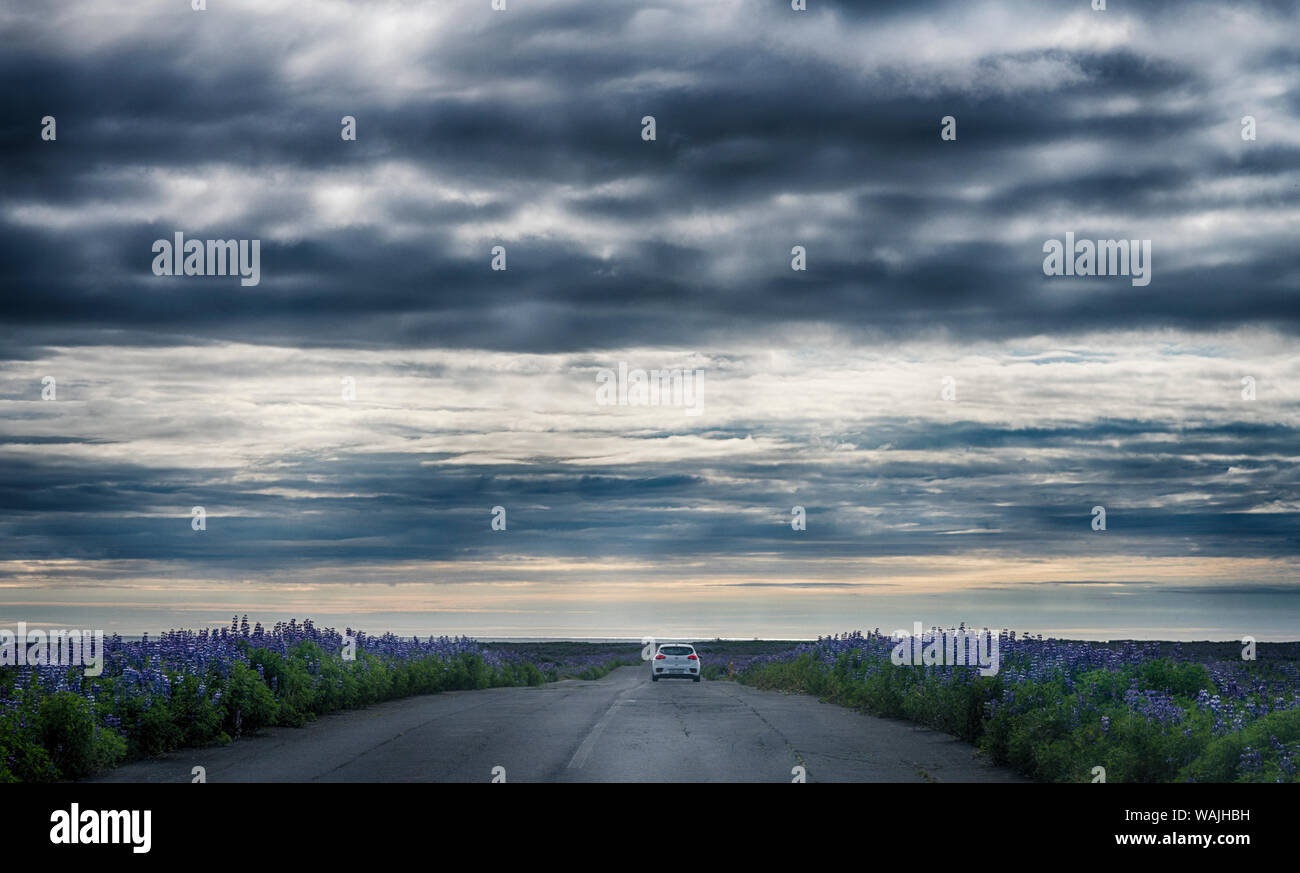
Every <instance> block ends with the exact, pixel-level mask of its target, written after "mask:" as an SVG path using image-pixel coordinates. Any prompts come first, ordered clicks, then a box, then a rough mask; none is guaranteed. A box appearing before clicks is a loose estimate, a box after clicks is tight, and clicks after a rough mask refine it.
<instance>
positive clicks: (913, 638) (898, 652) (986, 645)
mask: <svg viewBox="0 0 1300 873" xmlns="http://www.w3.org/2000/svg"><path fill="white" fill-rule="evenodd" d="M893 638H894V639H896V640H899V641H900V642H899V643H898V645H896V646H894V651H893V652H891V653H890V655H889V660H890V661H892V662H893V664H894V666H896V667H905V666H911V667H919V666H922V665H925V666H940V667H978V668H979V673H980V675H981V676H996V675H997V672H998V665H999V663H1000V660H999V657H998V638H997V636H996V635H995V634H993V633H992V632H990V631H988V630H984V631H976V630H967V629H966V628H957V629H952V628H950V629H948V630H946V631H945V630H936V631H930V632H923V631H922V630H921V623H920V622H919V621H917V622H913V623H912V633H910V634H909V633H908V632H907V631H905V630H896V631H894V636H893Z"/></svg>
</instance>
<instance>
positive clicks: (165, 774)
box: [94, 667, 1025, 782]
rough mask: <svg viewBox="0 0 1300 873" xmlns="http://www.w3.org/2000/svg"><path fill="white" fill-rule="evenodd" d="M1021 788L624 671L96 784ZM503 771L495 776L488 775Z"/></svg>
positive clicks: (376, 714) (293, 736)
mask: <svg viewBox="0 0 1300 873" xmlns="http://www.w3.org/2000/svg"><path fill="white" fill-rule="evenodd" d="M195 766H202V767H204V768H205V770H206V777H207V781H208V782H278V781H290V782H490V781H492V779H493V770H494V768H498V767H503V768H505V770H504V776H505V781H506V782H790V781H793V780H794V779H795V778H796V777H795V768H796V767H802V768H804V770H803V772H804V776H805V778H806V780H807V781H808V782H924V781H929V782H1020V781H1025V780H1024V779H1022V778H1021V777H1019V776H1017V775H1016V774H1014V773H1012V772H1011V771H1009V770H1006V769H1003V768H999V767H993V766H990V765H988V764H985V763H983V762H981V761H979V760H978V759H976V758H975V757H974V750H973V749H972V748H971V747H970V746H969V745H967V744H966V743H963V742H962V741H960V740H957V739H955V738H953V737H950V736H947V735H945V734H941V733H937V732H935V731H932V730H929V729H926V728H922V727H917V726H915V725H912V724H909V723H907V722H901V721H894V720H891V719H880V718H873V717H871V716H867V715H862V714H859V713H856V712H853V711H851V710H848V709H844V708H843V707H840V706H836V705H833V704H825V703H821V702H819V701H818V700H817V699H816V698H814V697H809V696H807V695H799V694H780V693H777V692H772V691H757V690H755V689H752V688H747V687H745V686H743V685H738V684H736V683H735V682H725V681H718V682H709V681H704V682H699V683H695V682H689V681H680V680H663V681H660V682H656V683H652V682H651V681H650V676H649V673H648V671H647V669H646V668H645V667H622V668H619V669H618V670H615V671H613V672H612V673H610V674H609V675H608V676H606V677H605V678H604V679H600V680H598V681H595V682H584V681H579V680H568V681H564V682H555V683H552V684H549V685H544V686H541V687H537V688H493V689H487V690H483V691H456V692H448V693H445V694H434V695H427V696H422V697H412V698H408V699H405V700H396V701H391V702H389V703H383V704H380V705H378V706H373V707H370V708H368V709H363V710H357V711H352V712H343V713H336V714H332V715H328V716H325V717H323V718H321V719H320V720H318V721H317V722H315V723H313V724H311V725H309V726H307V727H305V728H274V729H271V730H269V731H267V732H266V733H265V735H263V736H257V737H248V738H244V739H241V740H239V741H237V742H235V743H232V744H230V745H228V746H217V747H213V748H208V749H188V750H185V751H182V752H175V753H171V754H168V755H165V756H163V757H161V758H157V759H154V760H149V761H141V762H137V763H134V764H128V765H126V766H124V767H120V768H118V769H117V770H114V771H113V772H112V773H110V774H107V775H106V776H103V777H100V778H99V779H97V780H94V781H111V782H189V781H191V780H192V778H193V777H192V776H191V770H192V768H193V767H195ZM497 772H498V773H500V771H497Z"/></svg>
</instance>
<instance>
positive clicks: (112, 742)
mask: <svg viewBox="0 0 1300 873" xmlns="http://www.w3.org/2000/svg"><path fill="white" fill-rule="evenodd" d="M344 634H347V635H348V636H349V637H350V638H351V639H353V640H355V658H354V659H353V660H346V659H345V658H344V656H343V653H344ZM998 640H999V644H998V650H999V662H1000V663H999V671H998V673H997V674H995V675H992V676H980V675H979V674H978V673H977V672H976V670H975V669H974V668H971V667H947V666H901V667H900V666H895V665H894V664H893V663H891V661H890V653H891V652H892V650H893V648H894V646H895V644H896V643H895V641H894V640H893V639H892V638H891V637H890V636H888V635H886V634H881V633H880V631H879V630H876V631H872V632H869V633H862V632H857V631H855V632H852V633H846V634H840V635H835V636H828V637H823V638H819V639H818V640H817V641H815V642H809V643H790V642H785V643H782V642H777V641H759V640H755V641H752V642H741V641H722V640H715V641H712V642H700V643H697V644H696V645H697V648H698V650H699V651H700V653H701V656H702V657H703V658H704V660H705V672H704V675H705V677H706V678H709V679H734V680H736V681H740V682H743V683H746V684H750V685H753V686H755V687H758V688H764V689H771V690H782V691H796V692H805V693H811V694H816V695H819V696H820V697H822V698H823V699H825V700H827V701H829V702H833V703H838V704H842V705H845V706H850V707H854V708H858V709H861V710H863V711H866V712H870V713H872V714H875V715H880V716H886V717H894V718H904V719H908V720H911V721H914V722H918V723H921V724H924V725H927V726H930V727H933V728H936V729H938V730H942V731H945V732H947V733H950V734H953V735H955V736H958V737H961V738H963V739H965V740H967V741H969V742H971V743H972V744H974V745H976V746H977V747H978V748H979V749H980V751H981V752H982V753H983V754H984V755H986V756H987V757H988V758H989V759H990V760H992V761H994V762H996V763H1000V764H1007V765H1009V766H1012V767H1014V768H1016V769H1018V770H1020V771H1021V772H1023V773H1025V774H1026V775H1028V776H1031V777H1033V778H1034V779H1036V780H1039V781H1060V782H1090V781H1094V780H1095V779H1096V778H1097V775H1096V772H1095V768H1097V767H1102V768H1104V769H1105V778H1106V781H1108V782H1175V781H1178V782H1297V781H1300V775H1298V774H1297V766H1296V765H1297V763H1300V643H1272V644H1270V643H1261V644H1259V646H1258V649H1257V657H1256V659H1255V660H1243V659H1242V657H1241V647H1240V646H1238V645H1236V644H1231V643H1187V644H1178V643H1154V642H1152V643H1137V642H1125V643H1114V644H1109V643H1093V642H1078V641H1068V640H1053V639H1043V638H1042V637H1041V636H1040V637H1032V636H1024V635H1017V634H1016V633H1015V632H1008V631H1002V632H1001V633H1000V634H999V635H998ZM104 643H105V660H104V671H103V675H101V676H99V677H95V678H91V677H87V676H85V675H84V672H83V670H82V669H81V668H69V667H55V666H23V667H0V781H7V782H14V781H51V780H58V779H76V778H80V777H83V776H86V775H90V774H93V773H95V772H99V771H102V770H105V769H108V768H111V767H113V766H115V765H117V764H119V763H122V762H123V761H127V760H132V759H137V758H143V757H148V756H150V755H156V754H159V753H161V752H164V751H169V750H172V749H176V748H180V747H185V746H202V745H207V744H211V743H224V742H229V741H230V740H232V739H235V738H237V737H239V736H242V735H248V734H250V733H253V732H255V731H257V730H259V729H260V728H264V727H268V726H272V725H281V726H297V725H302V724H304V723H306V722H307V721H308V720H310V719H313V718H315V717H316V716H318V715H322V714H324V713H327V712H332V711H335V710H340V709H350V708H357V707H362V706H366V705H369V704H372V703H377V702H380V701H384V700H391V699H395V698H399V697H405V696H408V695H413V694H428V693H436V692H440V691H450V690H468V689H480V688H490V687H495V686H506V685H539V684H541V683H543V682H548V681H555V680H557V679H561V678H579V679H598V678H600V677H602V676H604V675H605V674H606V673H608V672H609V671H610V670H611V669H613V668H615V667H617V666H621V665H629V664H639V663H640V658H639V651H640V647H639V646H637V645H630V644H626V645H620V644H608V645H605V644H583V643H563V642H557V643H496V644H492V645H490V646H489V645H485V644H482V643H479V642H477V641H475V640H472V639H469V638H465V637H436V638H435V637H429V638H425V639H420V638H418V637H412V638H404V637H397V636H395V635H393V634H384V635H383V636H370V635H368V634H365V633H364V632H361V631H354V630H352V629H350V628H349V629H346V630H345V631H344V632H342V633H341V632H339V631H336V630H335V629H333V628H318V627H316V626H315V625H314V624H313V623H312V622H311V621H310V620H306V621H303V622H302V623H299V622H297V621H290V622H287V623H279V624H276V625H275V626H274V627H272V628H270V629H269V630H267V629H264V628H263V627H262V626H261V625H260V624H257V625H254V626H252V627H250V626H249V623H248V618H247V616H245V617H244V619H243V621H239V620H238V619H237V618H236V619H233V620H232V622H231V626H230V627H229V628H222V629H220V630H216V631H209V630H201V631H197V632H195V631H186V630H179V631H169V632H167V633H165V634H163V635H161V636H159V637H157V638H150V637H147V636H146V637H145V638H143V639H141V640H124V639H122V638H121V637H117V636H113V637H106V638H105V640H104Z"/></svg>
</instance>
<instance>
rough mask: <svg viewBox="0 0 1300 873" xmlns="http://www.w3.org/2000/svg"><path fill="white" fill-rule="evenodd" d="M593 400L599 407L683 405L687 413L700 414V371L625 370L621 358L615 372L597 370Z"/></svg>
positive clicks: (701, 372)
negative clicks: (594, 398) (596, 384)
mask: <svg viewBox="0 0 1300 873" xmlns="http://www.w3.org/2000/svg"><path fill="white" fill-rule="evenodd" d="M596 382H597V383H598V387H597V388H596V403H597V404H598V405H600V406H684V407H686V414H687V415H699V414H700V403H701V401H702V400H703V399H704V371H703V370H651V371H649V372H648V373H647V372H646V371H645V370H628V368H627V362H626V361H620V362H619V364H618V372H617V373H615V372H614V371H613V370H600V371H599V372H597V373H596Z"/></svg>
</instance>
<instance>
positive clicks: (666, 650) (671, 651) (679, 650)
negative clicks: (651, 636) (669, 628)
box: [659, 646, 694, 655]
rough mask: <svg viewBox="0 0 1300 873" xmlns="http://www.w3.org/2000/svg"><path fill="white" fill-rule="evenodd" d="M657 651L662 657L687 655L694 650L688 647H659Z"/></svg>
mask: <svg viewBox="0 0 1300 873" xmlns="http://www.w3.org/2000/svg"><path fill="white" fill-rule="evenodd" d="M659 651H660V653H661V654H664V655H689V654H690V653H691V652H692V651H694V650H693V649H692V648H691V647H690V646H660V647H659Z"/></svg>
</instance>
